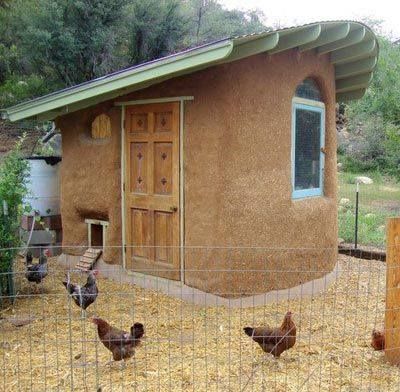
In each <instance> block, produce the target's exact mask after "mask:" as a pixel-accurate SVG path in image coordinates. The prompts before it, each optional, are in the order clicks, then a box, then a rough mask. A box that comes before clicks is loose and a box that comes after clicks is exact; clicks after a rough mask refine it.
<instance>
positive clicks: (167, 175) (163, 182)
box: [154, 142, 173, 195]
mask: <svg viewBox="0 0 400 392" xmlns="http://www.w3.org/2000/svg"><path fill="white" fill-rule="evenodd" d="M172 158H173V157H172V143H160V142H156V143H154V193H155V194H158V195H170V194H171V193H172V185H173V184H172V181H173V175H172Z"/></svg>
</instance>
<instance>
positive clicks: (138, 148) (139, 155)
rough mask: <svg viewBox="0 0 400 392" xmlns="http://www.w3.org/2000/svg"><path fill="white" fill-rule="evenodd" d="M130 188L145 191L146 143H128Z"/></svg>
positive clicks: (134, 190) (138, 191)
mask: <svg viewBox="0 0 400 392" xmlns="http://www.w3.org/2000/svg"><path fill="white" fill-rule="evenodd" d="M130 145H131V148H130V162H131V170H130V185H131V186H130V190H131V192H134V193H147V183H148V143H130Z"/></svg>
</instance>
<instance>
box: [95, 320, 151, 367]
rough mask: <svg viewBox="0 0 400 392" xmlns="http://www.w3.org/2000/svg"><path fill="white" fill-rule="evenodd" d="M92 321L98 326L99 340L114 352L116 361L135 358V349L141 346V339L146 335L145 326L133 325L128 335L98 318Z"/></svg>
mask: <svg viewBox="0 0 400 392" xmlns="http://www.w3.org/2000/svg"><path fill="white" fill-rule="evenodd" d="M91 321H92V322H93V323H94V324H96V325H97V333H98V335H99V338H100V340H101V342H102V343H103V344H104V346H105V347H106V348H108V349H109V350H110V351H111V352H112V355H113V359H114V361H121V360H124V361H125V360H127V359H129V358H131V357H133V355H134V353H135V348H136V347H137V346H138V345H139V344H140V339H141V338H142V337H143V335H144V326H143V324H141V323H135V324H133V325H132V327H131V330H130V333H128V332H126V331H122V330H120V329H117V328H114V327H112V326H111V325H110V324H108V323H107V321H105V320H103V319H101V318H98V317H93V318H92V319H91Z"/></svg>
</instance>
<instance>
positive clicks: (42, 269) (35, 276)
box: [25, 249, 49, 284]
mask: <svg viewBox="0 0 400 392" xmlns="http://www.w3.org/2000/svg"><path fill="white" fill-rule="evenodd" d="M48 256H49V250H48V249H45V250H44V251H43V253H42V254H41V255H40V257H39V263H38V264H33V263H32V261H33V258H32V254H31V253H30V252H28V254H27V255H26V273H25V277H26V279H28V281H29V282H35V283H36V284H39V283H41V282H42V280H43V279H44V278H45V277H46V276H47V257H48Z"/></svg>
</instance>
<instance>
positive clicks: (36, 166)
mask: <svg viewBox="0 0 400 392" xmlns="http://www.w3.org/2000/svg"><path fill="white" fill-rule="evenodd" d="M27 160H28V162H29V166H30V172H29V179H28V180H29V183H28V189H29V195H28V197H26V199H25V201H26V203H28V204H30V205H31V207H32V209H33V210H34V211H38V212H39V214H40V215H41V216H51V215H58V214H60V162H61V158H60V157H29V158H27Z"/></svg>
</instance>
